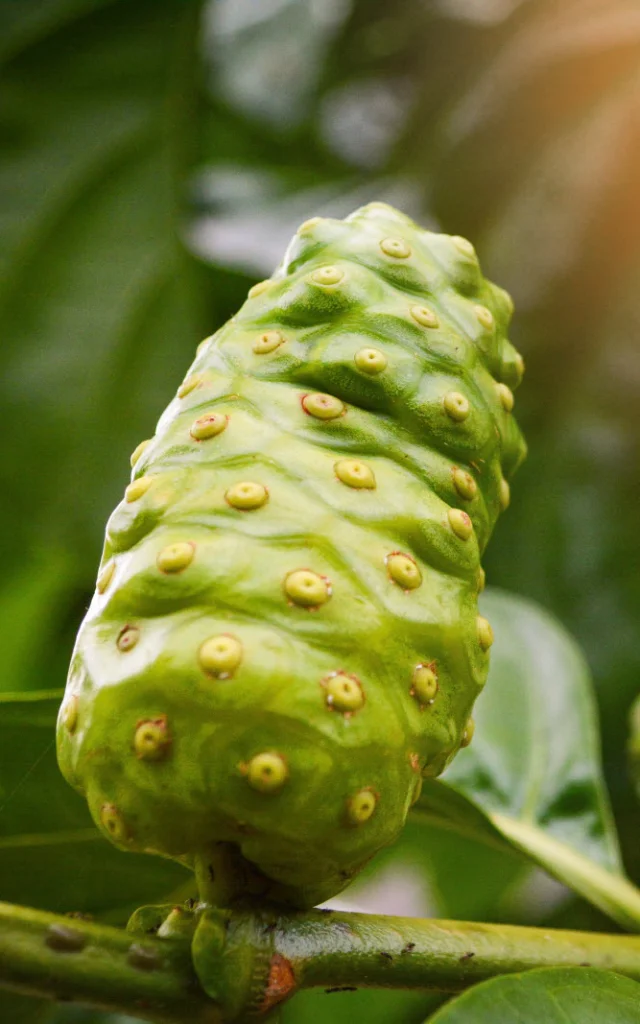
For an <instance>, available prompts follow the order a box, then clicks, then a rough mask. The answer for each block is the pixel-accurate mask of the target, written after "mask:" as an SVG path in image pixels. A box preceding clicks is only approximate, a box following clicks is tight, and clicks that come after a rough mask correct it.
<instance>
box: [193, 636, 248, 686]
mask: <svg viewBox="0 0 640 1024" xmlns="http://www.w3.org/2000/svg"><path fill="white" fill-rule="evenodd" d="M242 654H243V650H242V644H241V643H240V641H239V640H238V639H236V637H235V636H231V634H230V633H220V635H219V636H211V637H209V639H208V640H205V642H204V643H203V644H202V645H201V647H200V650H199V651H198V661H199V662H200V665H201V667H202V668H203V669H204V671H205V672H207V673H208V674H209V675H212V676H215V677H216V678H217V679H228V678H229V677H230V676H231V675H233V673H234V672H235V670H236V669H237V668H238V666H239V665H240V662H241V661H242Z"/></svg>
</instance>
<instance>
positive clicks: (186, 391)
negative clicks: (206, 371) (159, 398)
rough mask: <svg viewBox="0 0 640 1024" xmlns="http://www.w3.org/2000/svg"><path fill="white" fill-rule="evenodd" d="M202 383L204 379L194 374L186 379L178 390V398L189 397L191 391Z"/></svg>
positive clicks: (198, 374)
mask: <svg viewBox="0 0 640 1024" xmlns="http://www.w3.org/2000/svg"><path fill="white" fill-rule="evenodd" d="M203 383H204V377H203V376H202V374H201V373H194V374H193V376H191V377H187V379H186V380H183V382H182V384H181V385H180V387H179V388H178V398H186V397H187V395H190V394H191V392H192V391H195V389H196V388H198V387H200V385H201V384H203Z"/></svg>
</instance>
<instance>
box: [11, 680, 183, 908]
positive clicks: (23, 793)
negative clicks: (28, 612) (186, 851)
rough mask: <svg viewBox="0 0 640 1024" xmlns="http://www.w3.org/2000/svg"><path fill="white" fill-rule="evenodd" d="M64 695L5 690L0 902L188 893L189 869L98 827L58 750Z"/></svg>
mask: <svg viewBox="0 0 640 1024" xmlns="http://www.w3.org/2000/svg"><path fill="white" fill-rule="evenodd" d="M60 697H61V694H59V693H57V692H55V693H52V692H46V693H30V694H28V695H20V694H18V695H16V694H13V695H12V694H2V695H0V900H3V901H7V902H11V903H23V904H27V905H29V906H36V907H40V908H42V909H44V910H51V911H55V912H58V913H65V912H69V911H77V912H83V913H92V914H105V913H111V914H115V915H117V916H119V917H120V918H122V917H124V916H126V913H127V912H128V911H129V910H130V909H131V908H133V907H134V906H138V905H140V904H142V903H150V902H157V901H159V900H162V899H164V898H168V899H172V894H173V893H174V892H175V891H176V890H180V892H179V893H176V898H177V899H180V898H182V899H184V898H185V896H186V895H188V893H187V892H186V891H185V892H184V893H183V891H182V890H183V889H184V888H185V887H187V888H188V887H189V884H190V882H189V879H190V876H189V874H188V873H187V872H186V871H185V870H184V869H182V868H181V867H180V866H179V865H178V864H176V863H174V862H171V861H168V860H164V859H162V858H159V857H149V856H144V855H138V854H128V853H121V852H120V851H118V850H116V849H115V847H113V846H112V845H111V844H110V843H109V842H107V841H106V840H105V839H104V838H103V837H102V836H101V835H100V833H99V832H98V831H97V829H96V828H95V827H94V825H93V822H92V821H91V818H90V817H89V812H88V811H87V807H86V804H85V801H84V800H83V799H82V798H81V797H80V796H78V794H77V793H75V792H74V791H73V790H72V789H71V787H70V786H68V785H67V783H66V782H65V781H64V779H63V778H62V776H61V775H60V772H59V770H58V766H57V764H56V756H55V739H54V736H55V722H56V716H57V712H58V708H59V705H60Z"/></svg>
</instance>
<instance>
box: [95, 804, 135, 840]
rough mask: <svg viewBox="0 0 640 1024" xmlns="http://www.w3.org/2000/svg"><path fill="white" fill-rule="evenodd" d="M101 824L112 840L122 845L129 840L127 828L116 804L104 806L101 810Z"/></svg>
mask: <svg viewBox="0 0 640 1024" xmlns="http://www.w3.org/2000/svg"><path fill="white" fill-rule="evenodd" d="M100 822H101V824H102V827H103V828H104V829H106V831H107V832H108V833H109V835H110V836H111V838H112V839H114V840H115V841H116V842H117V843H122V842H124V841H125V839H127V838H128V831H127V827H126V825H125V823H124V820H123V818H122V815H121V814H120V811H119V810H118V808H117V807H116V805H115V804H103V805H102V807H101V808H100Z"/></svg>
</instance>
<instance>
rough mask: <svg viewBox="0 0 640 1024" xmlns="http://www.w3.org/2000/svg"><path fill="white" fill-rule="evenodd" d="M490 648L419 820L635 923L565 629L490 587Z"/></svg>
mask: <svg viewBox="0 0 640 1024" xmlns="http://www.w3.org/2000/svg"><path fill="white" fill-rule="evenodd" d="M482 609H483V612H484V614H486V615H487V617H488V618H489V620H490V621H491V622H492V624H493V626H494V630H495V634H496V642H495V645H494V647H493V650H492V663H491V670H490V675H489V681H488V683H487V687H486V690H485V691H484V693H483V694H482V696H481V698H480V699H479V701H478V704H477V712H476V722H477V726H476V733H475V736H474V741H473V743H472V744H471V746H470V747H469V748H468V749H466V750H464V751H462V752H461V753H460V754H459V755H458V757H457V758H456V760H455V761H454V762H453V764H452V766H451V767H450V769H449V770H448V772H447V773H446V775H445V781H444V782H438V781H432V782H429V783H428V784H427V785H425V787H424V790H423V795H422V797H421V800H420V802H419V804H418V805H417V809H416V811H415V812H414V813H415V814H416V815H422V816H424V818H425V820H427V821H428V822H431V823H435V824H439V825H441V826H442V827H450V828H453V829H455V830H458V831H463V832H465V833H467V834H469V835H471V836H474V837H475V838H481V839H484V841H486V842H487V843H489V844H492V845H497V846H501V845H503V844H504V843H505V842H507V843H509V844H511V845H512V846H513V847H515V848H516V849H518V850H520V851H522V852H523V853H525V854H527V855H528V856H530V857H531V858H533V860H535V861H536V862H537V863H538V864H540V865H541V866H542V867H544V868H545V869H546V870H547V871H549V872H550V873H551V874H553V875H555V876H556V877H557V878H559V879H560V880H561V881H563V882H565V883H566V884H567V885H569V886H571V887H572V888H574V889H575V890H576V891H577V892H579V893H580V894H581V895H583V896H585V897H586V898H587V899H589V900H591V901H592V902H593V903H595V904H596V905H597V906H599V907H600V908H601V909H602V910H604V911H605V912H606V913H608V914H610V915H612V916H613V917H614V918H615V919H616V920H618V921H619V922H621V923H622V924H624V925H626V926H628V927H631V928H634V929H637V928H640V892H638V890H636V889H635V888H634V887H633V886H631V885H630V884H629V883H628V882H627V881H626V880H625V878H624V876H623V874H622V871H621V866H620V859H619V853H618V846H617V841H616V835H615V829H614V825H613V821H612V819H611V816H610V812H609V806H608V801H607V797H606V793H605V790H604V786H603V782H602V777H601V768H600V753H599V743H598V730H597V720H596V714H595V708H594V702H593V697H592V694H591V689H590V681H589V675H588V670H587V667H586V664H585V662H584V659H583V657H582V655H581V654H580V651H579V649H578V648H577V646H576V644H575V643H574V641H573V640H572V639H571V638H570V637H569V636H568V634H567V633H566V632H565V631H564V630H563V629H562V627H561V626H560V625H559V624H558V623H557V622H556V621H555V620H554V619H553V618H551V616H549V615H548V614H547V613H546V612H544V611H543V610H542V609H540V608H539V607H537V606H535V605H533V604H532V603H531V602H529V601H525V600H524V599H522V598H517V597H514V596H513V595H510V594H506V593H502V592H499V591H494V592H488V593H487V594H485V595H484V597H483V599H482Z"/></svg>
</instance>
